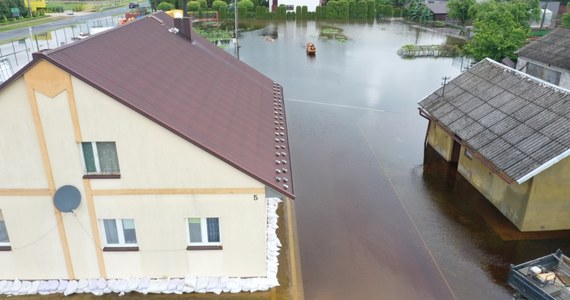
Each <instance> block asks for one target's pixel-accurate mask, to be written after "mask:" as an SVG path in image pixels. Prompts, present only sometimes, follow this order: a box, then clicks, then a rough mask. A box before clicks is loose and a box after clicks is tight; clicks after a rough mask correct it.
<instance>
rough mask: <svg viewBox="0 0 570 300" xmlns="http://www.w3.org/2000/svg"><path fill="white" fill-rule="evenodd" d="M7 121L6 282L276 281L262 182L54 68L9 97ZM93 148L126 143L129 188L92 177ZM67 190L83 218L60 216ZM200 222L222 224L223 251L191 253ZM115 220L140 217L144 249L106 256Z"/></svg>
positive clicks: (1, 191) (3, 128)
mask: <svg viewBox="0 0 570 300" xmlns="http://www.w3.org/2000/svg"><path fill="white" fill-rule="evenodd" d="M0 119H1V120H3V121H2V123H0V150H1V151H2V153H3V154H5V155H3V156H2V157H0V165H1V166H2V169H3V171H4V172H0V209H1V210H2V213H3V215H4V218H5V221H6V226H7V230H8V233H9V236H10V242H11V246H12V251H0V266H2V267H1V268H0V279H14V278H18V279H46V278H99V277H107V278H114V277H132V276H151V277H152V276H157V277H158V276H170V277H173V276H183V275H186V274H192V275H227V276H264V275H265V243H266V241H265V238H266V237H265V224H266V208H265V206H266V203H265V200H264V199H265V186H264V185H263V184H262V183H260V182H258V181H257V180H255V179H253V178H251V177H249V176H247V175H245V174H244V173H242V172H240V171H238V170H237V169H235V168H233V167H231V166H229V165H227V164H226V163H224V162H222V161H220V160H219V159H217V158H216V157H214V156H212V155H210V154H208V153H206V152H205V151H203V150H201V149H200V148H198V147H197V146H194V145H192V144H191V143H189V142H187V141H185V140H183V139H182V138H180V137H178V136H176V135H174V134H173V133H171V132H170V131H168V130H166V129H164V128H162V127H161V126H159V125H157V124H156V123H154V122H152V121H150V120H148V119H146V118H145V117H143V116H141V115H140V114H138V113H136V112H134V111H133V110H131V109H129V108H127V107H126V106H124V105H122V104H120V103H118V102H117V101H115V100H113V99H110V98H108V97H107V96H105V95H104V94H102V93H100V92H98V91H97V90H95V89H94V88H92V87H90V86H88V85H86V84H85V83H83V82H81V81H80V80H78V79H76V78H72V77H71V76H69V75H68V74H66V73H65V72H63V71H61V70H59V69H57V68H55V67H54V66H52V65H51V64H49V63H47V62H40V63H39V64H37V65H36V66H34V67H33V68H32V69H30V70H29V71H28V72H27V73H26V75H25V77H24V78H22V79H18V80H16V81H15V82H14V83H13V84H11V85H10V86H8V87H6V88H5V89H4V90H3V91H1V92H0ZM82 141H115V142H116V146H117V152H118V160H119V165H120V170H121V177H120V179H108V178H107V179H83V175H84V169H83V162H82V156H81V151H80V145H81V144H80V143H81V142H82ZM63 185H73V186H75V187H76V188H78V189H79V191H80V193H81V196H82V199H81V203H80V205H79V207H78V208H77V209H76V210H75V213H60V212H59V211H57V210H56V209H55V208H54V207H53V204H52V199H53V195H54V193H55V191H56V190H57V188H59V187H61V186H63ZM254 195H257V198H258V199H259V200H254ZM188 217H218V218H220V233H221V236H222V246H223V250H200V251H194V250H192V251H187V250H186V245H187V239H188V238H187V231H186V227H187V224H186V223H185V218H188ZM105 218H133V219H135V227H136V234H137V241H138V246H139V251H135V252H106V251H105V252H103V251H102V242H101V240H102V235H101V230H100V228H99V221H100V220H101V219H105ZM246 228H247V230H246Z"/></svg>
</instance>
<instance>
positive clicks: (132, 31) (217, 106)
mask: <svg viewBox="0 0 570 300" xmlns="http://www.w3.org/2000/svg"><path fill="white" fill-rule="evenodd" d="M173 27H174V22H173V19H172V18H170V17H169V16H168V15H166V14H165V13H162V12H160V13H157V14H154V15H151V16H146V17H144V18H141V19H138V20H135V21H133V22H131V23H129V24H127V25H123V26H120V27H117V28H114V29H112V30H109V31H106V32H103V33H100V34H97V35H94V36H92V37H90V38H87V39H84V40H81V41H79V42H75V43H73V44H69V45H67V46H64V47H61V48H58V49H55V50H50V51H46V52H43V53H41V54H35V55H34V60H33V61H32V62H31V63H30V64H29V66H31V65H33V64H35V62H36V61H38V60H41V59H45V60H47V61H49V62H51V63H53V64H54V65H56V66H59V67H60V68H62V69H64V70H66V71H67V72H69V73H71V74H72V75H73V76H76V77H77V78H79V79H81V80H83V81H85V82H86V83H88V84H90V85H91V86H93V87H95V88H96V89H98V90H100V91H101V92H103V93H105V94H107V95H108V96H110V97H112V98H114V99H116V100H117V101H119V102H120V103H123V104H124V105H126V106H128V107H130V108H132V109H133V110H135V111H137V112H139V113H140V114H142V115H144V116H146V117H148V118H149V119H151V120H153V121H154V122H156V123H158V124H160V125H161V126H164V127H165V128H167V129H168V130H170V131H172V132H173V133H175V134H177V135H179V136H180V137H182V138H184V139H186V140H188V141H189V142H191V143H193V144H195V145H197V146H199V147H200V148H202V149H204V150H205V151H207V152H209V153H211V154H213V155H215V156H216V157H218V158H220V159H222V160H224V161H226V162H227V163H229V164H230V165H232V166H234V167H236V168H238V169H239V170H241V171H243V172H245V173H246V174H249V175H250V176H252V177H254V178H256V179H258V180H259V181H261V182H263V183H264V184H266V185H267V186H269V187H271V188H273V189H275V190H276V191H278V192H280V193H282V194H284V195H287V196H289V197H292V198H294V190H293V180H292V178H291V175H292V174H291V162H290V157H289V153H290V152H289V145H288V136H287V122H286V118H285V107H284V102H283V99H284V97H283V91H282V88H281V86H280V85H279V84H277V83H275V82H273V81H272V80H271V79H269V78H267V77H266V76H264V75H263V74H261V73H259V72H257V71H256V70H254V69H253V68H251V67H250V66H248V65H247V64H245V63H243V62H240V61H239V60H237V59H236V58H234V57H233V56H232V55H230V54H229V53H227V52H226V51H224V50H222V49H220V48H218V47H216V46H215V45H213V44H212V43H210V42H208V41H207V40H205V39H203V38H201V37H200V36H198V34H196V33H194V32H192V34H193V36H192V41H191V42H190V41H189V40H188V39H186V38H184V37H183V36H182V35H181V33H180V32H179V33H173V32H171V31H172V30H171V31H169V29H172V28H173ZM29 66H28V67H27V68H29ZM24 72H25V69H24V70H22V71H21V72H18V73H17V74H16V76H15V77H17V76H20V75H21V74H23V73H24ZM12 80H13V78H12ZM6 84H9V82H6V83H5V84H3V85H0V88H2V87H3V86H5V85H6Z"/></svg>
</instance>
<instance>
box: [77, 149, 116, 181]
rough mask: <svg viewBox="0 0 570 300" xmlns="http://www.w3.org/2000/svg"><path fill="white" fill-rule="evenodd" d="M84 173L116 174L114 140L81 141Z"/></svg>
mask: <svg viewBox="0 0 570 300" xmlns="http://www.w3.org/2000/svg"><path fill="white" fill-rule="evenodd" d="M81 151H82V153H83V162H84V166H85V174H87V175H118V174H120V171H119V159H118V158H117V147H116V146H115V142H83V143H81Z"/></svg>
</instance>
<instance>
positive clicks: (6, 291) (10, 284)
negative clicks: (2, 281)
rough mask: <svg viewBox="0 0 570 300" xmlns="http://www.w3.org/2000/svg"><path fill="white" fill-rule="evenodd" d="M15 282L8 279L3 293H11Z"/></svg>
mask: <svg viewBox="0 0 570 300" xmlns="http://www.w3.org/2000/svg"><path fill="white" fill-rule="evenodd" d="M13 284H14V282H13V281H11V280H8V281H7V282H6V285H5V286H4V290H2V294H4V295H10V290H11V289H12V285H13Z"/></svg>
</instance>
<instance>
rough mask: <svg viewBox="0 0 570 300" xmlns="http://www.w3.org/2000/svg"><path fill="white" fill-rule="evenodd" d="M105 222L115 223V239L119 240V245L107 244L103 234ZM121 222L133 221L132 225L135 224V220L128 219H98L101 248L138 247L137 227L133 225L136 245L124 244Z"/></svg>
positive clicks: (105, 236)
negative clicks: (101, 240) (101, 241)
mask: <svg viewBox="0 0 570 300" xmlns="http://www.w3.org/2000/svg"><path fill="white" fill-rule="evenodd" d="M105 220H114V221H115V226H116V227H117V237H118V238H119V243H117V244H109V243H108V242H107V234H106V233H105V222H104V221H105ZM123 220H133V223H135V219H129V218H125V219H99V225H100V228H101V237H102V238H103V246H104V247H138V245H139V244H138V242H139V239H138V236H137V225H136V223H135V225H134V226H135V237H136V239H137V242H136V243H132V244H131V243H129V244H127V243H125V231H124V228H123Z"/></svg>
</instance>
